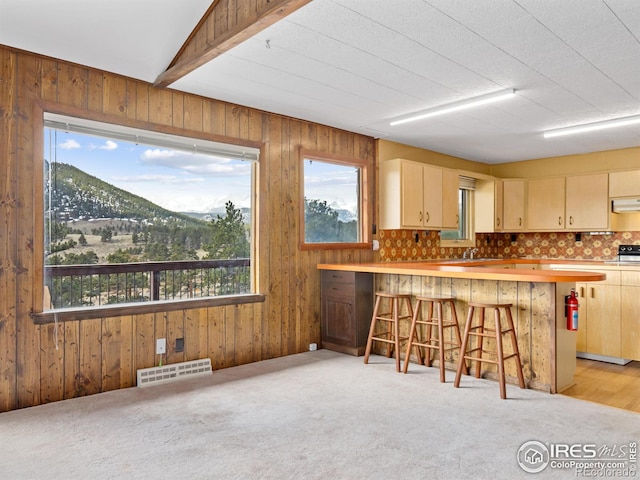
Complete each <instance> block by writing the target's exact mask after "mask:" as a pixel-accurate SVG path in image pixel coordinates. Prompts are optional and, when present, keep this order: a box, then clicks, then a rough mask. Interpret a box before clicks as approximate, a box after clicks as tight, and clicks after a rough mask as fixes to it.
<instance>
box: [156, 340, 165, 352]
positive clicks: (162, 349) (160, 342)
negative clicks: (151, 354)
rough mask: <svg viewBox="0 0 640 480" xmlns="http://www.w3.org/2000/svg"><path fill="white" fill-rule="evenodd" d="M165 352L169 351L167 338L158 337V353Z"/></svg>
mask: <svg viewBox="0 0 640 480" xmlns="http://www.w3.org/2000/svg"><path fill="white" fill-rule="evenodd" d="M163 353H167V339H166V338H158V339H156V355H162V354H163Z"/></svg>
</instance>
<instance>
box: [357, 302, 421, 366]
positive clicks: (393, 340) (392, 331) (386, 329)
mask: <svg viewBox="0 0 640 480" xmlns="http://www.w3.org/2000/svg"><path fill="white" fill-rule="evenodd" d="M375 295H376V302H375V306H374V307H373V315H372V317H371V327H370V328H369V337H368V339H367V347H366V349H365V352H364V363H365V364H366V363H369V355H370V354H371V348H372V346H373V342H382V343H386V344H387V345H388V347H387V349H386V355H387V358H390V357H391V355H392V354H393V353H394V352H395V358H396V372H399V371H400V343H401V342H404V341H406V340H407V339H408V338H409V337H407V336H401V335H400V321H401V320H410V319H411V318H413V308H412V307H411V295H408V294H403V293H387V292H376V294H375ZM402 303H404V304H405V305H406V310H407V314H406V315H401V314H400V310H401V309H402ZM382 309H386V311H382ZM379 326H382V329H381V328H380V327H379ZM420 361H422V357H420Z"/></svg>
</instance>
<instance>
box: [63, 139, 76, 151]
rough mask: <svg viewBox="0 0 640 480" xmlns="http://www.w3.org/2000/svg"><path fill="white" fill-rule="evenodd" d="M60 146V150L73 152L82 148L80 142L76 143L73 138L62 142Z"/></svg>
mask: <svg viewBox="0 0 640 480" xmlns="http://www.w3.org/2000/svg"><path fill="white" fill-rule="evenodd" d="M58 146H59V147H60V148H62V149H64V150H73V149H74V148H80V144H79V143H78V142H76V141H75V140H73V139H72V138H69V139H68V140H65V141H64V142H62V143H61V144H59V145H58Z"/></svg>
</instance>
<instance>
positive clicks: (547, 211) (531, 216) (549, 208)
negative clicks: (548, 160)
mask: <svg viewBox="0 0 640 480" xmlns="http://www.w3.org/2000/svg"><path fill="white" fill-rule="evenodd" d="M564 205H565V178H564V177H556V178H536V179H531V180H529V181H528V182H527V230H551V231H558V230H563V229H564Z"/></svg>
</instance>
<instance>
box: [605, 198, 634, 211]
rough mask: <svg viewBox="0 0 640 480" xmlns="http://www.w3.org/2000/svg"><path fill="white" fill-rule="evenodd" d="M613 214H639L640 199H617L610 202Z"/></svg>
mask: <svg viewBox="0 0 640 480" xmlns="http://www.w3.org/2000/svg"><path fill="white" fill-rule="evenodd" d="M611 211H612V212H613V213H638V212H640V198H618V199H614V200H612V201H611Z"/></svg>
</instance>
